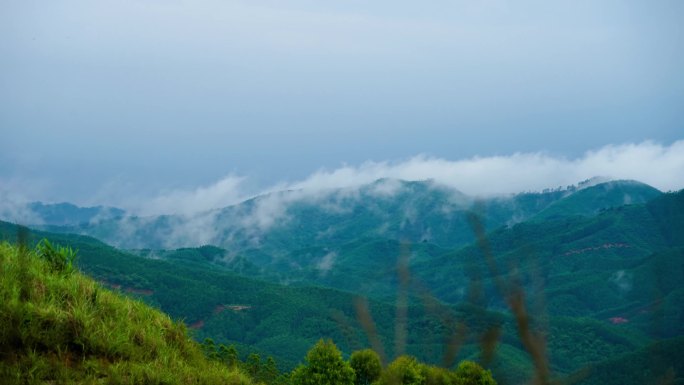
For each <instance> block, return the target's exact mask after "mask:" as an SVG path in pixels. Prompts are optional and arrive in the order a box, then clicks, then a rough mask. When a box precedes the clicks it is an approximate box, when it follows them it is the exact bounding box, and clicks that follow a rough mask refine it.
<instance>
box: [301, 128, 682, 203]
mask: <svg viewBox="0 0 684 385" xmlns="http://www.w3.org/2000/svg"><path fill="white" fill-rule="evenodd" d="M595 176H603V177H606V178H608V179H634V180H638V181H641V182H644V183H647V184H650V185H652V186H654V187H656V188H658V189H660V190H678V189H681V188H683V187H684V141H682V140H680V141H677V142H674V143H673V144H671V145H669V146H665V145H661V144H657V143H654V142H651V141H646V142H642V143H639V144H622V145H608V146H605V147H602V148H600V149H599V150H595V151H588V152H586V153H585V154H584V155H583V156H582V157H579V158H576V159H567V158H563V157H556V156H553V155H550V154H546V153H542V152H537V153H515V154H512V155H508V156H490V157H473V158H470V159H463V160H455V161H451V160H446V159H441V158H435V157H429V156H425V155H418V156H415V157H413V158H411V159H408V160H406V161H402V162H395V163H391V162H366V163H364V164H362V165H360V166H358V167H353V166H343V167H340V168H338V169H335V170H331V171H326V170H320V171H318V172H316V173H314V174H312V175H311V176H309V177H308V178H306V179H304V180H301V181H298V182H294V183H291V184H290V185H289V188H293V189H304V190H322V189H330V188H336V187H337V188H339V187H347V188H348V187H354V186H360V185H363V184H368V183H371V182H373V181H375V180H378V179H380V178H394V179H402V180H410V181H412V180H427V179H432V180H434V181H435V182H436V183H439V184H443V185H446V186H450V187H453V188H455V189H458V190H460V191H463V192H464V193H466V194H469V195H482V196H490V195H498V194H510V193H517V192H521V191H539V190H542V189H544V188H549V187H557V186H566V185H570V184H574V183H577V182H579V181H581V180H585V179H589V178H592V177H595Z"/></svg>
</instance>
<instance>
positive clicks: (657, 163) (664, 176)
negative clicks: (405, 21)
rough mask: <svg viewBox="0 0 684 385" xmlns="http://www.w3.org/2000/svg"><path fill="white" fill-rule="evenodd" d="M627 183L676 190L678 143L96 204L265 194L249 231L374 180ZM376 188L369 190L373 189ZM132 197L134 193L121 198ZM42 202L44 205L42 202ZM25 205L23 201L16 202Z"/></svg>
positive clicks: (10, 194) (17, 215)
mask: <svg viewBox="0 0 684 385" xmlns="http://www.w3.org/2000/svg"><path fill="white" fill-rule="evenodd" d="M596 176H599V177H602V178H605V179H634V180H638V181H641V182H644V183H647V184H649V185H652V186H654V187H656V188H658V189H660V190H662V191H669V190H679V189H682V188H684V140H679V141H676V142H674V143H672V144H670V145H662V144H659V143H655V142H651V141H645V142H642V143H637V144H632V143H630V144H620V145H607V146H604V147H602V148H599V149H597V150H591V151H587V152H586V153H585V154H584V155H583V156H581V157H578V158H575V159H569V158H565V157H558V156H554V155H553V154H548V153H544V152H535V153H515V154H512V155H505V156H488V157H473V158H469V159H462V160H447V159H442V158H436V157H431V156H427V155H417V156H415V157H412V158H410V159H407V160H404V161H395V162H390V161H382V162H376V161H368V162H365V163H363V164H361V165H358V166H352V165H345V166H342V167H339V168H337V169H333V170H325V169H322V170H318V171H316V172H314V173H313V174H311V175H310V176H309V177H307V178H305V179H302V180H298V181H283V182H280V183H276V184H273V185H271V186H270V187H268V188H265V189H261V190H253V189H249V188H247V187H246V184H247V183H245V181H246V180H247V178H246V177H243V176H236V175H229V176H227V177H225V178H222V179H220V180H219V181H217V182H216V183H214V184H211V185H208V186H200V187H197V188H194V189H188V190H172V191H167V192H163V193H160V194H158V195H157V196H154V197H152V198H147V199H145V198H129V199H125V198H124V199H121V200H118V201H112V202H98V204H103V205H112V206H119V207H122V208H124V209H126V210H128V211H129V212H130V213H132V214H135V215H142V216H148V215H158V214H180V215H183V216H185V217H187V218H188V219H190V217H193V216H196V214H199V213H205V214H208V213H207V212H208V211H210V210H211V209H216V208H221V207H226V206H230V205H233V204H237V203H240V202H242V201H244V200H246V199H249V198H252V197H255V196H258V195H263V194H266V193H273V192H278V191H284V190H294V191H292V192H291V193H289V194H271V195H270V196H269V197H266V198H262V199H261V200H260V201H259V203H258V204H257V206H256V207H255V210H254V213H255V214H259V215H258V217H257V218H255V221H257V222H258V223H255V225H256V226H257V227H269V226H270V225H271V224H272V222H273V221H274V220H275V219H277V217H278V215H277V214H278V213H280V214H282V213H283V212H284V210H285V208H284V206H286V205H287V204H289V203H291V202H293V201H298V200H301V199H316V198H318V197H323V196H325V195H327V192H329V191H330V190H331V189H343V191H345V193H346V194H349V195H354V194H355V192H357V191H358V187H360V186H363V185H367V184H369V183H372V182H374V181H377V180H378V179H382V178H389V179H400V180H406V181H416V180H432V181H434V183H436V184H439V185H443V186H448V187H451V188H454V189H457V190H459V191H461V192H463V193H465V194H468V195H472V196H492V195H501V194H512V193H518V192H523V191H541V190H543V189H545V188H555V187H559V186H567V185H571V184H576V183H577V182H579V181H583V180H586V179H590V178H593V177H596ZM13 185H14V184H5V186H3V187H4V188H3V187H0V197H2V198H3V199H2V200H1V202H0V216H2V218H4V219H9V220H16V221H19V222H23V223H26V222H27V221H29V222H31V220H32V219H35V217H34V216H33V214H32V213H30V212H25V211H22V210H21V207H22V205H20V204H17V202H18V201H19V199H14V198H17V197H20V196H21V194H20V192H18V191H12V190H11V187H12V186H13ZM399 188H400V185H399V184H397V183H396V182H393V181H392V180H389V181H387V182H386V183H384V184H379V185H377V186H375V187H374V190H372V191H375V192H376V193H377V194H379V195H388V194H389V195H392V194H393V193H394V192H396V191H397V190H398V189H399ZM376 190H377V191H376ZM129 196H135V195H129ZM46 200H47V201H49V199H46ZM24 201H26V199H24Z"/></svg>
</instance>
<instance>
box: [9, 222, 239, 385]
mask: <svg viewBox="0 0 684 385" xmlns="http://www.w3.org/2000/svg"><path fill="white" fill-rule="evenodd" d="M25 245H26V243H25V242H21V236H20V243H19V246H11V245H10V244H8V243H1V244H0V277H2V280H0V379H2V383H3V384H38V383H41V384H42V383H69V384H71V383H76V384H79V383H84V384H90V383H97V384H170V385H172V384H250V383H251V381H250V380H249V379H248V377H246V376H245V375H244V374H243V373H241V372H239V371H236V370H233V369H228V368H226V367H225V366H224V365H221V364H219V363H216V362H211V361H210V360H207V359H206V358H205V357H204V355H203V353H202V352H201V350H200V348H199V345H198V344H197V343H195V342H193V341H192V340H191V339H190V337H189V336H188V334H187V330H186V328H185V326H184V325H183V323H182V322H174V321H172V320H171V319H170V318H169V317H168V316H167V315H165V314H163V313H161V312H159V311H157V310H154V309H152V308H150V307H148V306H147V305H145V304H143V303H141V302H139V301H136V300H133V299H130V298H125V297H123V296H121V295H119V294H116V293H113V292H111V291H109V290H107V289H104V288H102V287H101V286H100V285H99V284H98V283H97V282H95V281H93V280H92V279H90V278H88V277H85V276H83V275H82V274H80V273H78V272H76V271H71V270H70V269H68V268H56V267H55V266H56V265H55V260H54V259H50V258H61V257H62V256H66V257H68V256H69V255H70V254H68V253H69V252H68V251H65V249H60V248H59V247H52V245H50V250H52V252H54V253H53V254H52V255H50V256H48V258H46V254H45V249H44V247H45V246H44V244H43V249H41V248H38V251H36V250H28V249H27V248H26V246H25ZM60 253H62V254H61V256H60ZM63 262H67V261H66V260H65V261H63ZM64 266H68V264H67V265H64Z"/></svg>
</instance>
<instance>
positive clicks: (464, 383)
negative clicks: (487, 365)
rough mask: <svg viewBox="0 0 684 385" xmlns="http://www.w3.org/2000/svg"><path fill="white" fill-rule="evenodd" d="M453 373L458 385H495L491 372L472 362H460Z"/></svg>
mask: <svg viewBox="0 0 684 385" xmlns="http://www.w3.org/2000/svg"><path fill="white" fill-rule="evenodd" d="M454 373H455V374H456V380H457V381H456V383H457V384H458V385H496V381H494V378H493V377H492V372H490V371H489V370H484V369H483V368H482V366H480V365H478V364H476V363H474V362H473V361H467V360H466V361H461V363H460V364H458V367H457V368H456V371H455V372H454Z"/></svg>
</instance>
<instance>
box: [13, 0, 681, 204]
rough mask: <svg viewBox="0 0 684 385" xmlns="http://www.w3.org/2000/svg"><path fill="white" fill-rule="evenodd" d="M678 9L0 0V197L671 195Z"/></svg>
mask: <svg viewBox="0 0 684 385" xmlns="http://www.w3.org/2000/svg"><path fill="white" fill-rule="evenodd" d="M683 18H684V2H681V1H677V0H674V1H664V0H663V1H659V0H656V1H649V2H644V1H630V0H606V1H581V0H580V1H531V0H529V1H528V0H523V1H515V2H513V1H503V0H482V1H460V0H451V1H422V2H415V1H412V2H408V1H396V0H395V1H387V0H376V1H372V2H369V1H361V0H349V1H313V0H311V1H307V0H291V1H287V2H284V1H267V0H250V1H233V0H221V1H219V0H194V1H182V0H135V1H134V0H117V1H113V0H111V1H110V0H99V1H92V0H88V1H86V0H73V1H71V0H57V1H32V0H21V1H15V0H0V57H1V58H2V59H1V60H0V138H1V140H0V150H1V151H0V198H2V199H3V200H5V201H7V200H13V199H14V200H42V201H46V202H59V201H70V202H74V203H77V204H81V205H96V204H105V205H115V206H121V207H124V208H136V209H141V208H142V207H147V206H154V207H158V210H159V211H165V210H166V211H168V210H173V207H176V206H178V205H180V204H181V202H192V201H194V202H198V203H197V204H196V205H192V204H189V205H190V206H191V207H201V208H207V207H209V206H220V205H224V204H228V203H231V202H234V201H237V200H239V199H243V198H244V197H246V196H250V195H254V194H255V193H259V192H263V191H268V190H274V189H278V188H297V187H302V188H303V187H307V188H319V187H334V186H337V185H349V184H355V183H356V184H358V183H365V182H367V181H368V180H369V179H372V178H376V177H396V178H406V179H427V178H434V179H438V180H441V181H444V182H446V183H448V184H450V185H454V186H456V187H460V188H461V189H462V190H464V191H467V192H471V193H474V194H478V193H481V194H491V193H509V192H514V191H522V190H533V189H541V188H544V187H555V186H557V185H559V184H563V185H564V184H570V183H575V182H578V181H580V180H583V179H586V178H588V177H592V176H605V177H615V178H629V179H639V180H643V181H645V182H647V183H651V184H653V185H654V186H655V187H657V188H660V189H661V190H678V189H681V188H684V160H683V159H682V158H683V156H684V155H683V154H684V142H682V140H683V139H684V108H682V107H684V72H683V71H682V68H684V30H683V28H684V23H681V20H682V19H683Z"/></svg>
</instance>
